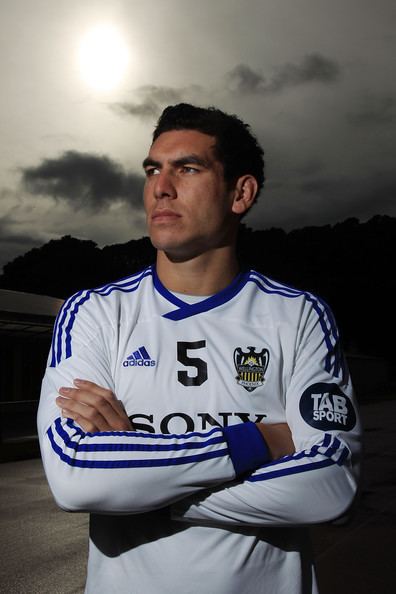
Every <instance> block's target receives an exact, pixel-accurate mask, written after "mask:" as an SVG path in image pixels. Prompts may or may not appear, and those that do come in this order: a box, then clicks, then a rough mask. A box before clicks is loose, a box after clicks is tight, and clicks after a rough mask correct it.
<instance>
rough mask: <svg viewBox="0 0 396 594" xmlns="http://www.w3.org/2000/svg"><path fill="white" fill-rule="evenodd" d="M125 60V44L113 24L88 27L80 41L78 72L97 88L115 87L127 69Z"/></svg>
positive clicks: (126, 49) (126, 52) (126, 55)
mask: <svg viewBox="0 0 396 594" xmlns="http://www.w3.org/2000/svg"><path fill="white" fill-rule="evenodd" d="M128 62H129V51H128V47H127V45H126V43H125V41H124V39H123V38H122V35H121V33H120V32H119V31H118V30H117V28H116V27H113V26H111V25H98V26H96V27H94V28H93V29H91V30H89V31H88V32H87V33H86V34H85V36H84V37H83V39H82V40H81V43H80V46H79V65H80V71H81V75H82V77H83V79H84V81H85V82H86V83H87V84H88V85H89V86H90V87H91V88H92V89H94V90H96V91H104V92H105V91H111V90H112V89H114V88H115V87H117V86H118V85H119V84H120V83H121V81H122V78H123V76H124V74H125V72H126V68H127V66H128Z"/></svg>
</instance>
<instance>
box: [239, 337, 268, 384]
mask: <svg viewBox="0 0 396 594" xmlns="http://www.w3.org/2000/svg"><path fill="white" fill-rule="evenodd" d="M247 348H248V352H243V351H242V349H241V347H237V348H236V349H235V351H234V365H235V369H236V370H237V374H238V375H237V376H236V378H235V379H236V380H237V383H238V384H239V385H240V386H243V387H244V388H245V390H247V391H248V392H253V390H255V389H256V388H258V387H259V386H262V385H263V384H264V381H265V377H264V374H265V372H266V371H267V367H268V363H269V351H268V349H262V351H261V352H260V353H256V347H252V346H248V347H247Z"/></svg>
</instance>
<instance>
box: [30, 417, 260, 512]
mask: <svg viewBox="0 0 396 594" xmlns="http://www.w3.org/2000/svg"><path fill="white" fill-rule="evenodd" d="M41 418H42V415H41V414H40V411H39V433H40V443H41V449H42V457H43V462H44V466H45V470H46V474H47V478H48V481H49V484H50V487H51V490H52V492H53V494H54V497H55V499H56V501H57V503H58V504H59V505H60V507H62V508H63V509H66V510H69V511H93V512H105V513H142V512H146V511H150V510H153V509H157V508H160V507H163V506H166V505H169V504H171V503H173V502H175V501H177V500H179V499H181V498H184V497H187V496H189V495H192V494H194V493H197V492H198V491H200V490H202V489H207V488H208V487H214V486H217V485H219V484H223V483H225V482H229V481H232V480H233V479H235V477H237V476H240V475H242V474H245V473H246V472H247V471H249V469H250V470H252V469H253V468H257V467H258V466H259V465H260V464H261V463H263V461H265V460H266V459H267V458H268V453H267V450H266V448H265V443H264V441H263V440H262V437H261V435H260V433H259V432H258V430H257V428H256V427H255V426H254V424H252V423H249V424H242V425H238V426H234V427H231V428H228V429H225V430H223V429H221V428H214V429H212V431H209V432H206V433H188V434H185V435H183V436H176V435H153V434H145V433H138V432H134V431H122V432H121V431H120V432H116V431H111V432H109V431H107V432H97V433H92V434H90V433H85V432H83V431H82V430H81V429H80V428H79V427H78V426H77V425H76V424H75V423H74V422H73V421H71V420H66V419H62V418H60V417H58V418H57V419H55V420H54V422H53V423H51V425H50V426H49V427H48V428H45V427H44V426H43V425H42V423H41V422H40V420H41ZM240 440H243V442H244V443H245V446H246V447H245V448H244V449H243V450H240V449H238V448H237V446H236V444H237V443H238V442H240Z"/></svg>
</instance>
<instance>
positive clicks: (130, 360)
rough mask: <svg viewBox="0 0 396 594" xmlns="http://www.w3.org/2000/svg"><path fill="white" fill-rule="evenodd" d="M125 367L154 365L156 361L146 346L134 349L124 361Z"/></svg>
mask: <svg viewBox="0 0 396 594" xmlns="http://www.w3.org/2000/svg"><path fill="white" fill-rule="evenodd" d="M122 364H123V366H124V367H154V366H155V364H156V361H155V360H154V359H152V358H151V357H150V355H149V354H148V352H147V350H146V348H145V347H144V346H141V347H139V348H138V349H137V350H136V351H133V353H132V354H131V355H129V357H127V358H126V359H125V361H123V362H122Z"/></svg>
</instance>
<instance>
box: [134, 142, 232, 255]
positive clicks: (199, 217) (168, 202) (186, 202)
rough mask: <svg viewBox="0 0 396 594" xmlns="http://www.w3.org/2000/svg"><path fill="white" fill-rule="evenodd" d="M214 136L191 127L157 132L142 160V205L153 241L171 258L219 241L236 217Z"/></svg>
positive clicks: (223, 240) (229, 235)
mask: <svg viewBox="0 0 396 594" xmlns="http://www.w3.org/2000/svg"><path fill="white" fill-rule="evenodd" d="M214 146H215V138H214V137H213V136H209V135H207V134H203V133H201V132H198V131H196V130H172V131H170V132H164V133H163V134H161V135H160V136H159V137H158V138H157V139H156V140H155V142H154V143H153V144H152V146H151V148H150V152H149V155H148V157H147V158H146V159H145V161H144V162H143V166H144V169H145V172H146V184H145V188H144V206H145V209H146V216H147V226H148V230H149V234H150V237H151V241H152V242H153V245H154V246H155V247H156V248H157V249H159V250H163V251H165V252H166V253H167V254H168V256H170V257H171V258H172V257H173V258H175V259H188V258H192V257H195V256H197V255H199V254H202V253H204V252H207V251H209V250H211V249H214V248H216V247H220V246H222V245H225V244H226V243H227V242H229V241H230V238H232V237H233V235H232V233H233V231H234V229H235V226H236V221H237V217H236V215H235V214H233V212H232V205H233V195H234V191H233V190H229V189H227V186H226V182H225V180H224V172H223V165H222V164H221V163H220V161H218V160H217V159H216V156H215V152H214Z"/></svg>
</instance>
